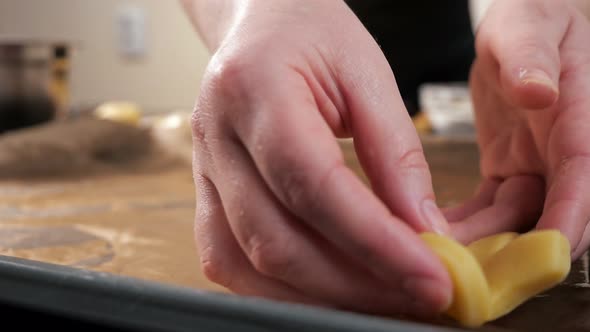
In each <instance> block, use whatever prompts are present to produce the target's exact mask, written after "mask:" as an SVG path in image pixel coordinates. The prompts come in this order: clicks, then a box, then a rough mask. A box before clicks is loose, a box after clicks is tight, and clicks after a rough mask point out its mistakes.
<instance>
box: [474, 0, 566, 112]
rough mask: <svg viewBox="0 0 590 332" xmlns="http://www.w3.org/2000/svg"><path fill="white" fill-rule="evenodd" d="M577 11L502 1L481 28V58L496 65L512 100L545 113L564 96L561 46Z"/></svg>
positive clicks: (555, 4)
mask: <svg viewBox="0 0 590 332" xmlns="http://www.w3.org/2000/svg"><path fill="white" fill-rule="evenodd" d="M570 18H571V11H570V10H569V7H568V4H567V3H566V2H564V1H553V0H498V1H496V2H495V3H494V4H493V5H492V7H491V8H490V10H489V12H488V14H487V16H486V18H485V19H484V21H483V22H482V25H481V26H480V30H479V32H478V35H477V41H476V47H477V53H478V56H481V58H482V59H485V60H487V61H489V63H490V64H495V65H496V66H497V67H496V68H497V69H498V70H499V73H498V74H499V79H500V85H501V89H502V90H503V93H504V95H506V96H507V97H508V99H509V101H510V102H512V103H513V104H514V105H515V106H518V107H523V108H525V109H543V108H546V107H549V106H551V105H553V103H555V102H556V101H557V98H558V97H559V76H560V71H561V65H560V58H559V46H560V43H561V41H562V40H563V38H564V36H565V34H566V32H567V30H568V26H569V22H570Z"/></svg>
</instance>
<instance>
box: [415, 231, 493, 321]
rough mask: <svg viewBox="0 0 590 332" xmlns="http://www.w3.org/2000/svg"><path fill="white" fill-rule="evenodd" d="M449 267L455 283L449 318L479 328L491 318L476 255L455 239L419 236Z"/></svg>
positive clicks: (488, 299) (488, 293) (481, 271)
mask: <svg viewBox="0 0 590 332" xmlns="http://www.w3.org/2000/svg"><path fill="white" fill-rule="evenodd" d="M420 236H421V237H422V239H423V240H424V242H426V244H427V245H428V246H429V247H430V248H431V249H432V250H433V251H434V253H435V254H436V255H437V256H438V257H439V258H440V260H441V261H442V262H443V264H444V265H445V267H446V268H447V270H448V272H449V275H450V277H451V280H452V281H453V302H452V304H451V306H450V307H449V309H448V310H447V312H446V313H447V315H449V316H451V317H453V318H454V319H456V320H457V321H458V322H460V323H461V324H463V325H465V326H469V327H477V326H480V325H482V324H483V323H485V322H486V321H487V318H488V316H489V315H490V311H491V307H490V303H491V301H490V299H491V297H490V290H489V287H488V283H487V281H486V279H485V276H484V273H483V270H482V269H481V266H480V265H479V263H478V262H477V260H476V259H475V257H474V256H473V254H472V253H471V252H470V251H469V250H468V249H467V248H466V247H464V246H463V245H461V244H460V243H458V242H456V241H455V240H453V239H451V238H448V237H445V236H442V235H438V234H433V233H423V234H421V235H420Z"/></svg>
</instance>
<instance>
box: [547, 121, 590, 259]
mask: <svg viewBox="0 0 590 332" xmlns="http://www.w3.org/2000/svg"><path fill="white" fill-rule="evenodd" d="M587 130H590V127H588V128H587ZM589 172H590V158H588V157H584V156H573V157H571V158H570V159H565V160H564V161H563V162H562V163H561V165H560V166H558V170H557V174H555V176H554V177H553V178H552V179H551V181H552V183H551V186H550V188H549V192H548V194H547V201H546V204H545V208H544V210H543V216H542V217H541V219H540V221H539V224H538V228H540V229H546V228H555V229H559V230H560V231H561V232H562V233H563V234H564V235H565V236H566V237H567V238H568V239H569V241H570V245H571V248H572V251H573V252H575V251H576V250H577V248H578V246H580V245H582V243H581V239H582V234H584V231H585V229H586V227H587V224H588V222H589V221H590V173H589Z"/></svg>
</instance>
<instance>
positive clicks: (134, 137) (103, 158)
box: [0, 117, 183, 178]
mask: <svg viewBox="0 0 590 332" xmlns="http://www.w3.org/2000/svg"><path fill="white" fill-rule="evenodd" d="M178 162H183V161H181V160H180V159H179V158H178V157H174V156H173V155H172V154H169V153H165V152H163V151H162V149H160V148H158V144H155V142H154V139H153V137H152V134H151V131H150V129H147V128H140V127H137V126H129V125H127V124H122V123H120V122H115V121H105V120H101V119H96V118H94V117H81V118H77V119H68V120H64V121H56V122H53V123H50V124H47V125H44V126H38V127H32V128H28V129H24V130H20V131H15V132H11V133H7V134H5V135H2V136H0V178H11V177H26V178H31V177H45V176H65V175H68V176H72V175H86V174H91V173H96V172H116V171H120V170H127V171H128V170H134V171H137V170H146V169H149V170H153V169H158V168H161V167H167V166H169V165H171V164H175V163H178Z"/></svg>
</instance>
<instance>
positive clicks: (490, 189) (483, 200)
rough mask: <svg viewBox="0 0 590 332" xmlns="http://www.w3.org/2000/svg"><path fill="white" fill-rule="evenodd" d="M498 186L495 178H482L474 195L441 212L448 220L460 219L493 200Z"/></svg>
mask: <svg viewBox="0 0 590 332" xmlns="http://www.w3.org/2000/svg"><path fill="white" fill-rule="evenodd" d="M499 186H500V181H499V180H495V179H486V180H484V181H483V182H482V183H481V185H480V186H479V188H478V189H477V192H476V194H475V196H474V197H473V198H471V199H469V200H467V201H465V202H464V203H462V204H461V205H459V206H456V207H450V208H446V209H443V214H444V215H445V218H447V220H448V221H449V222H451V223H452V222H456V221H461V220H463V219H465V218H467V217H469V216H471V215H472V214H474V213H476V212H477V211H479V210H482V209H484V208H486V207H488V206H490V205H492V203H493V202H494V195H495V194H496V191H497V190H498V187H499Z"/></svg>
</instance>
